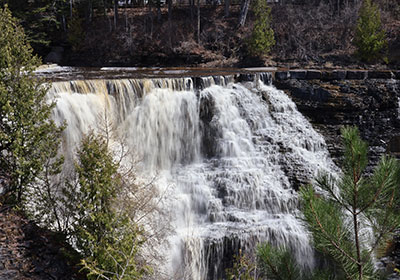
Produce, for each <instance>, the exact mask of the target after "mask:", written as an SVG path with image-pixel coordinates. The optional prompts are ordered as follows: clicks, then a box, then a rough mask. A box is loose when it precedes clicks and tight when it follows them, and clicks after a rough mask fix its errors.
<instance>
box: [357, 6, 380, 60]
mask: <svg viewBox="0 0 400 280" xmlns="http://www.w3.org/2000/svg"><path fill="white" fill-rule="evenodd" d="M354 42H355V45H356V47H357V52H356V55H357V56H358V57H359V58H360V59H361V60H363V61H366V62H371V61H373V60H376V59H378V58H379V57H381V56H382V51H383V50H384V49H385V48H386V47H387V41H386V35H385V31H384V30H383V29H382V23H381V15H380V11H379V7H378V5H376V4H373V3H371V0H364V3H363V5H362V7H361V9H360V12H359V17H358V22H357V28H356V34H355V41H354Z"/></svg>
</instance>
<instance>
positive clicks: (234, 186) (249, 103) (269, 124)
mask: <svg viewBox="0 0 400 280" xmlns="http://www.w3.org/2000/svg"><path fill="white" fill-rule="evenodd" d="M260 79H261V80H264V81H265V80H266V75H261V76H259V77H258V79H256V80H255V81H250V82H246V81H243V82H242V83H235V82H234V80H233V78H232V77H231V76H226V77H224V76H221V77H205V78H173V79H167V78H165V79H124V80H85V81H69V82H56V83H53V85H52V88H51V90H50V92H49V96H50V97H51V98H55V99H56V101H57V106H56V108H55V110H54V114H53V116H54V119H55V120H56V122H57V123H62V122H64V121H66V122H67V125H68V127H67V129H66V130H65V132H64V144H63V145H64V146H63V149H64V152H65V153H66V154H67V155H68V156H69V157H70V158H72V155H73V153H74V149H75V147H76V146H77V145H78V144H79V141H80V138H81V137H82V134H83V133H87V132H88V131H89V130H90V129H96V127H98V122H99V118H98V116H99V115H101V114H102V113H104V112H106V114H107V115H108V117H109V118H110V119H111V120H112V121H113V122H114V123H115V124H116V127H117V131H118V134H119V135H120V136H121V137H123V138H124V139H126V140H125V141H126V145H128V146H129V148H130V149H132V150H134V151H135V152H136V153H137V154H138V158H140V159H141V161H140V162H139V163H138V176H143V177H144V178H145V177H146V178H148V177H151V176H156V178H157V179H156V181H155V184H156V186H157V188H158V189H159V190H160V192H161V193H163V192H164V193H165V192H166V191H167V192H168V195H167V196H165V197H164V199H163V204H162V205H163V206H162V207H163V208H164V210H166V211H168V213H169V214H170V216H171V226H172V228H173V231H172V232H171V234H170V236H169V238H168V245H167V246H164V247H163V248H164V249H163V250H164V251H163V255H164V256H165V261H164V262H163V264H162V265H160V267H161V270H162V273H163V274H164V276H165V278H166V279H195V280H196V279H221V277H223V275H224V270H225V268H227V267H228V266H229V265H231V264H232V256H233V255H234V254H237V253H238V250H239V249H240V248H241V249H242V250H244V251H245V252H249V253H251V252H252V250H254V248H255V246H256V244H257V243H258V242H263V241H267V242H271V243H273V244H276V245H283V246H286V247H287V248H289V249H290V250H291V251H292V252H293V254H294V255H295V257H296V259H297V261H298V262H299V263H300V264H301V265H302V266H303V267H305V268H312V267H313V265H314V258H313V250H312V248H311V246H310V244H309V235H308V233H307V232H306V230H305V228H304V225H303V224H302V222H301V220H300V219H299V217H300V215H301V213H300V212H299V210H298V195H297V192H296V191H295V189H296V188H298V187H299V184H302V183H304V182H310V181H311V180H312V177H313V176H314V175H315V174H316V172H317V171H318V170H332V168H334V165H333V163H332V161H331V160H330V158H329V154H328V152H327V149H326V145H325V142H324V140H323V138H322V136H321V135H319V134H318V133H317V132H316V131H315V130H314V129H313V128H312V126H311V124H310V123H309V122H308V121H307V120H306V119H305V117H304V116H302V115H301V114H300V113H299V112H298V111H297V108H296V106H295V104H294V103H293V102H292V101H291V100H290V98H289V97H288V96H287V95H286V94H285V93H284V92H282V91H280V90H277V89H276V88H274V87H273V86H271V85H267V84H265V83H263V82H262V81H261V80H260ZM164 245H165V244H164ZM156 278H157V277H156ZM160 278H161V276H160V277H159V278H158V279H160Z"/></svg>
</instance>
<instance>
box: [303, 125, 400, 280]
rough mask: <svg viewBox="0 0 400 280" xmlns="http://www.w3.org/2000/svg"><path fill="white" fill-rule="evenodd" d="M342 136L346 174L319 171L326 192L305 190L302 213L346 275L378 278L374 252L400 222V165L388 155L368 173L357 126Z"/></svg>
mask: <svg viewBox="0 0 400 280" xmlns="http://www.w3.org/2000/svg"><path fill="white" fill-rule="evenodd" d="M342 137H343V141H344V148H345V149H344V152H345V154H344V163H343V166H342V171H343V174H342V175H341V178H340V179H334V178H333V177H332V176H330V175H328V174H322V175H320V176H319V177H318V178H317V180H316V186H317V187H318V188H320V189H321V190H322V194H317V193H316V191H315V190H314V188H312V187H311V186H309V187H306V188H303V189H302V190H301V196H302V199H303V213H304V216H305V220H306V221H307V223H308V226H309V229H310V231H311V232H312V234H313V238H314V246H315V248H316V249H317V250H319V251H320V252H322V253H323V254H326V255H328V256H330V257H331V258H332V259H333V260H334V261H335V262H336V263H337V264H338V266H339V268H340V269H341V273H342V274H343V277H341V278H342V279H348V280H350V279H352V280H353V279H358V280H364V279H377V278H378V275H377V272H376V271H375V269H374V265H373V255H374V251H375V250H376V249H377V247H378V246H379V245H380V244H382V243H383V242H385V241H386V240H388V238H390V237H391V235H392V234H393V232H394V230H395V229H397V228H398V227H399V226H400V216H399V215H398V209H397V207H398V205H399V204H398V202H399V201H398V200H399V191H400V189H399V185H400V168H399V164H398V162H397V161H396V160H395V159H393V158H390V157H387V156H384V157H383V158H382V159H381V160H380V162H379V164H378V165H377V166H376V168H375V170H374V172H373V174H372V175H371V176H367V175H366V174H365V168H366V166H367V162H368V160H367V151H368V147H367V144H366V143H365V142H364V141H362V140H361V139H360V136H359V132H358V129H356V128H353V127H345V128H343V129H342Z"/></svg>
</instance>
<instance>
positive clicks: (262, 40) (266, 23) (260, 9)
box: [249, 0, 275, 56]
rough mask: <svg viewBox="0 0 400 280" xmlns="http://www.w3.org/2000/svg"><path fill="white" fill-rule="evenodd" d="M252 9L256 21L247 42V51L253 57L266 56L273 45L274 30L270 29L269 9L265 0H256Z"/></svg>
mask: <svg viewBox="0 0 400 280" xmlns="http://www.w3.org/2000/svg"><path fill="white" fill-rule="evenodd" d="M253 9H254V13H255V16H256V20H255V24H254V29H253V32H252V34H251V36H250V40H249V50H250V52H251V53H252V54H253V55H258V56H261V55H266V54H268V53H269V52H270V51H271V48H272V47H273V46H274V45H275V39H274V30H272V28H271V8H270V7H268V5H267V1H266V0H256V1H255V4H254V7H253Z"/></svg>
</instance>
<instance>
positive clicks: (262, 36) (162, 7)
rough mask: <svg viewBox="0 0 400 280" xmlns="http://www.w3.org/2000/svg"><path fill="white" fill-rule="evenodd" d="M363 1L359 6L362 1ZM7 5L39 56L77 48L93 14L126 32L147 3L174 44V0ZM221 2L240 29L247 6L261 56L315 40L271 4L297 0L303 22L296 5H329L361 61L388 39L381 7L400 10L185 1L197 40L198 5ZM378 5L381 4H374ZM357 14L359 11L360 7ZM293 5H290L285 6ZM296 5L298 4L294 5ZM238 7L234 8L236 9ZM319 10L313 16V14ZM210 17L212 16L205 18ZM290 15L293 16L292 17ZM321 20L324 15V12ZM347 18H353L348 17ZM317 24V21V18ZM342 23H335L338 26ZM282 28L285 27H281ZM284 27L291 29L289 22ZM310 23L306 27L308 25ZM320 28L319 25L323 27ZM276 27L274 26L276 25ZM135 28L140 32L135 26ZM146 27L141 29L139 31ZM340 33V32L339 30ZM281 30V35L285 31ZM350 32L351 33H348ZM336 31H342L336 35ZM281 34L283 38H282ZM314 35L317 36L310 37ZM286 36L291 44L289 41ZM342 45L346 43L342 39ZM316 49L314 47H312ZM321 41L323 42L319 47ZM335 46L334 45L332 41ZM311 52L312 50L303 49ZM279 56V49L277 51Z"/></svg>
mask: <svg viewBox="0 0 400 280" xmlns="http://www.w3.org/2000/svg"><path fill="white" fill-rule="evenodd" d="M361 3H362V5H361ZM5 4H7V5H8V7H9V9H10V10H11V11H12V13H13V15H14V16H16V17H17V18H18V19H19V22H20V24H21V25H22V26H23V27H24V29H25V32H26V34H27V36H28V39H29V42H30V43H31V45H32V46H33V48H34V50H35V51H37V52H38V53H39V54H41V55H45V54H46V53H48V51H49V46H50V45H57V44H65V43H67V44H68V45H70V46H71V47H72V50H73V51H74V52H79V50H80V49H81V47H82V43H83V41H84V39H85V36H86V33H87V32H88V30H87V29H88V25H90V24H91V23H92V22H93V20H94V19H95V18H99V17H103V18H104V22H107V23H108V29H109V32H122V33H123V32H127V36H129V30H131V29H132V28H135V27H134V26H131V23H130V22H129V18H130V17H131V15H130V14H129V13H130V12H129V11H130V9H131V8H134V7H143V9H144V7H146V8H147V9H148V15H149V19H148V20H147V19H145V21H146V22H148V23H147V24H149V27H148V28H149V29H150V30H153V21H154V20H156V21H157V22H159V23H160V24H161V23H162V22H163V21H167V25H166V29H167V30H166V33H168V34H169V36H168V46H169V47H170V48H171V49H172V48H173V45H174V42H173V39H172V38H173V35H174V32H175V31H174V30H175V27H174V25H173V20H174V8H175V7H177V6H179V4H180V3H179V2H174V1H173V0H171V1H169V0H167V1H165V2H164V1H162V0H149V1H144V0H140V1H139V0H138V1H133V0H132V1H129V0H123V1H118V0H33V1H26V0H12V1H10V0H0V6H4V5H5ZM217 4H218V5H223V6H224V18H225V19H228V18H229V19H231V16H232V15H231V11H232V5H240V8H239V12H235V15H236V16H237V19H236V25H237V28H238V30H240V28H241V27H243V26H245V24H246V20H247V18H248V14H249V11H252V18H253V19H254V28H253V31H252V33H251V34H249V36H248V40H244V41H242V42H241V44H242V45H243V46H245V49H248V53H249V55H253V56H263V55H266V54H268V53H270V51H272V50H274V47H275V45H277V46H276V47H275V49H276V52H277V53H278V54H279V53H280V52H281V48H285V45H286V49H287V51H291V52H293V50H291V49H290V44H291V43H293V44H294V45H295V46H296V47H297V48H298V49H297V50H296V51H297V52H299V55H300V56H311V57H312V56H313V54H312V50H311V49H308V48H307V49H305V50H302V49H301V48H302V47H303V46H304V47H306V46H307V45H310V46H312V45H314V44H318V43H317V42H302V40H303V38H301V37H299V36H302V34H301V32H298V31H296V30H292V31H290V30H284V29H283V30H282V31H281V30H280V29H281V27H280V25H279V24H278V23H277V22H274V19H273V18H272V15H271V6H273V7H279V6H281V5H288V4H290V5H293V4H294V5H295V6H296V5H297V6H298V8H299V9H298V10H299V12H298V15H297V17H298V19H297V20H299V21H300V24H302V23H301V22H302V21H305V20H308V19H304V18H302V15H301V13H302V12H301V9H300V7H302V6H304V5H311V6H313V7H319V6H321V7H325V6H324V5H326V6H327V7H329V10H324V9H322V10H321V9H320V10H318V11H317V10H316V12H317V13H328V14H327V15H326V17H328V18H329V17H330V18H331V21H336V20H338V19H339V18H341V20H344V21H346V23H345V22H344V23H343V24H346V25H348V26H344V27H343V32H345V33H344V34H342V37H343V39H342V40H347V39H346V36H347V34H346V33H348V32H350V31H348V29H349V27H350V28H351V29H353V30H354V31H355V32H354V33H355V34H354V40H353V39H352V41H353V44H354V45H355V46H356V48H357V53H356V54H357V56H358V58H360V59H361V60H363V61H367V62H372V61H375V60H376V59H379V58H380V57H382V58H384V57H385V56H386V53H385V52H386V50H387V46H388V43H387V40H386V38H385V32H384V30H383V27H382V22H381V18H380V9H381V8H382V7H383V8H384V9H385V11H392V12H393V13H395V11H396V10H400V8H399V6H398V5H397V6H396V3H394V2H390V1H384V0H375V1H371V0H365V1H361V0H337V1H333V0H318V1H317V0H313V1H285V0H282V1H279V2H278V3H275V4H272V3H267V1H265V0H262V1H261V0H253V1H251V0H225V1H223V2H218V1H214V2H207V1H200V0H197V1H196V0H189V1H188V2H187V6H185V8H184V9H186V10H188V11H189V12H188V14H190V21H191V22H192V27H193V29H194V30H195V38H194V39H195V41H196V42H197V44H199V45H201V44H207V42H202V38H201V34H202V28H203V27H202V25H203V21H204V20H205V19H204V15H202V14H201V5H209V6H210V7H212V5H217ZM378 4H379V6H378ZM360 5H361V6H362V8H361V9H360V11H359V13H358V16H357V11H358V9H359V7H360ZM289 9H293V8H289ZM294 9H297V8H296V7H294ZM349 10H355V11H356V14H354V13H350V14H349ZM235 11H236V10H235ZM354 16H357V17H358V20H356V22H355V23H352V22H354V19H351V18H348V17H354ZM318 17H319V15H316V19H317V18H318ZM207 20H208V21H212V20H213V19H207ZM288 20H294V19H292V18H290V19H288ZM324 20H327V19H325V17H324ZM350 21H351V22H350ZM316 24H317V22H316ZM341 24H342V23H338V25H341ZM282 28H283V27H282ZM286 28H292V27H290V26H287V27H286ZM308 28H310V27H308ZM321 28H322V27H321ZM274 29H276V30H274ZM135 32H140V31H137V29H136V31H135ZM143 32H145V31H143ZM338 32H339V31H338ZM283 33H284V34H283ZM350 33H351V32H350ZM339 35H340V34H339ZM282 39H285V41H282ZM314 39H315V38H314ZM287 40H288V41H289V43H290V44H288V42H287ZM304 40H308V41H310V40H313V38H307V37H304ZM342 43H343V44H344V47H346V48H347V46H345V42H342ZM316 47H317V48H318V46H316ZM322 47H324V46H321V47H320V48H322ZM332 47H333V48H334V47H335V46H334V45H333V46H332ZM307 52H309V53H310V54H307ZM279 55H282V54H279Z"/></svg>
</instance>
